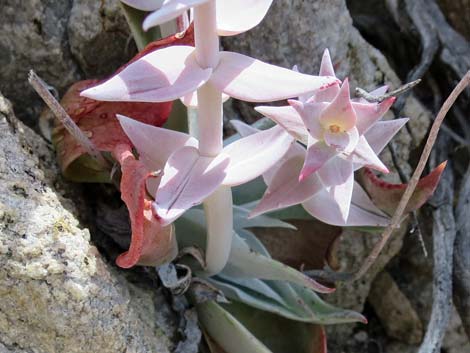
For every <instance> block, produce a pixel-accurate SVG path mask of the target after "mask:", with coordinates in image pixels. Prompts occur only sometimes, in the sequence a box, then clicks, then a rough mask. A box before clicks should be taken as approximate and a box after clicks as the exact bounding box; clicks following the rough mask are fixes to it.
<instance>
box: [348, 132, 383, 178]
mask: <svg viewBox="0 0 470 353" xmlns="http://www.w3.org/2000/svg"><path fill="white" fill-rule="evenodd" d="M352 161H353V163H355V164H356V165H357V167H356V168H357V169H359V168H361V167H364V166H367V167H369V168H373V169H375V170H378V171H380V172H382V173H388V172H389V170H388V168H387V167H386V166H385V164H383V163H382V161H381V160H380V159H379V157H378V156H377V155H376V154H375V152H374V150H373V149H372V147H370V145H369V143H368V142H367V140H366V138H365V137H364V136H361V137H360V138H359V142H358V143H357V145H356V148H355V149H354V152H353V153H352Z"/></svg>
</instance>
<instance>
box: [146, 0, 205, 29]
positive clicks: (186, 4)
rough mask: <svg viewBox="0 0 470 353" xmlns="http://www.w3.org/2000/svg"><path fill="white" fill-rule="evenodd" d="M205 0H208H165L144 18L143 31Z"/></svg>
mask: <svg viewBox="0 0 470 353" xmlns="http://www.w3.org/2000/svg"><path fill="white" fill-rule="evenodd" d="M207 1H209V0H166V1H165V3H164V4H163V6H162V7H161V8H160V9H159V10H157V11H155V12H153V13H151V14H150V15H148V16H147V17H146V18H145V20H144V22H143V23H142V27H143V29H144V31H147V30H148V29H149V28H151V27H155V26H158V25H159V24H162V23H165V22H168V21H170V20H172V19H174V18H176V17H178V16H179V15H181V14H183V13H184V12H185V11H187V10H189V9H190V8H191V7H194V6H197V5H201V4H203V3H205V2H207Z"/></svg>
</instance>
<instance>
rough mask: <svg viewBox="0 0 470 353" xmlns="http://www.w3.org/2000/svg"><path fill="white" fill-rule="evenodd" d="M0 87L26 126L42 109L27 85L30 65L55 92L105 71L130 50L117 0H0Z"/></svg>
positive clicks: (127, 54)
mask: <svg viewBox="0 0 470 353" xmlns="http://www.w3.org/2000/svg"><path fill="white" fill-rule="evenodd" d="M1 9H2V21H1V22H0V77H2V80H0V91H1V92H2V93H3V94H4V95H5V96H6V97H7V98H8V99H9V100H11V101H12V102H13V105H14V109H15V112H16V113H17V116H18V117H19V118H20V119H22V120H23V122H25V123H27V124H28V125H29V126H34V125H35V124H36V117H38V116H39V113H40V112H41V110H42V108H43V106H44V105H43V104H42V102H41V100H40V99H39V98H38V97H37V95H36V94H35V92H33V90H32V89H31V88H30V87H29V85H28V82H27V74H28V71H29V70H30V69H34V70H35V71H36V72H37V74H38V75H39V76H41V77H42V78H43V79H44V80H45V81H46V82H47V83H48V84H50V85H51V86H52V87H54V88H55V89H56V90H57V91H58V92H59V94H63V93H64V92H65V90H66V89H67V88H68V87H69V86H70V85H71V84H72V83H74V82H76V81H78V80H80V79H84V78H89V77H91V78H98V77H103V76H107V75H110V74H111V73H113V72H114V71H115V70H116V68H117V67H118V66H119V65H121V64H122V63H124V62H126V61H127V60H128V59H129V58H130V57H131V56H132V55H133V54H134V53H135V50H136V49H135V46H134V45H133V41H132V40H129V33H130V32H129V30H128V27H127V25H126V21H125V18H124V16H123V15H122V14H121V12H120V11H119V1H118V0H107V1H94V0H63V1H54V0H31V1H16V0H2V2H1Z"/></svg>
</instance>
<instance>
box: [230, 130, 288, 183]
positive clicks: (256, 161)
mask: <svg viewBox="0 0 470 353" xmlns="http://www.w3.org/2000/svg"><path fill="white" fill-rule="evenodd" d="M294 141H295V140H294V138H293V137H292V136H290V135H289V134H288V133H287V132H286V131H284V129H282V128H281V127H280V126H275V127H272V128H270V129H268V130H264V131H260V132H258V133H256V134H254V135H250V136H248V137H244V138H242V139H240V140H237V141H235V142H233V143H231V144H230V145H228V146H227V147H225V148H224V150H223V153H225V154H227V155H228V156H229V157H230V164H229V166H228V168H227V171H226V172H227V176H226V177H225V179H224V181H223V184H224V185H228V186H236V185H240V184H243V183H246V182H248V181H250V180H253V179H255V178H257V177H258V176H260V175H262V174H263V173H264V172H266V171H267V170H268V169H270V168H271V167H272V166H274V165H275V164H276V163H277V162H278V161H279V159H280V158H282V157H283V156H284V154H285V153H286V152H287V150H288V149H289V147H290V146H291V145H292V144H293V143H294Z"/></svg>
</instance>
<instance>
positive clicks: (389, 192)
mask: <svg viewBox="0 0 470 353" xmlns="http://www.w3.org/2000/svg"><path fill="white" fill-rule="evenodd" d="M446 164H447V162H443V163H441V164H439V165H438V166H437V167H436V168H435V169H433V170H432V171H431V173H429V174H428V175H426V176H425V177H422V178H421V179H420V180H419V182H418V185H417V187H416V189H415V191H414V193H413V196H412V197H411V199H410V201H409V202H408V205H407V206H406V208H405V212H404V213H409V212H413V211H415V210H417V209H418V208H420V207H421V206H422V205H424V204H425V203H426V201H428V200H429V198H430V197H431V196H432V194H433V193H434V191H435V190H436V187H437V185H438V183H439V180H440V178H441V175H442V173H443V172H444V169H445V167H446ZM359 180H360V182H361V184H362V186H363V187H364V189H365V190H366V191H367V193H368V194H369V196H370V198H371V199H372V201H373V202H374V203H375V204H376V205H377V207H379V208H380V209H382V210H383V211H385V212H387V213H388V214H390V215H391V214H393V213H394V212H395V209H396V208H397V206H398V203H399V202H400V199H401V197H402V195H403V193H404V192H405V189H406V187H407V184H392V183H388V182H386V181H384V180H382V179H380V178H379V177H377V175H375V174H374V172H372V170H370V169H369V168H364V169H363V170H362V171H361V172H359Z"/></svg>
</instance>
